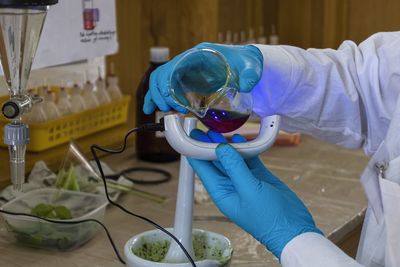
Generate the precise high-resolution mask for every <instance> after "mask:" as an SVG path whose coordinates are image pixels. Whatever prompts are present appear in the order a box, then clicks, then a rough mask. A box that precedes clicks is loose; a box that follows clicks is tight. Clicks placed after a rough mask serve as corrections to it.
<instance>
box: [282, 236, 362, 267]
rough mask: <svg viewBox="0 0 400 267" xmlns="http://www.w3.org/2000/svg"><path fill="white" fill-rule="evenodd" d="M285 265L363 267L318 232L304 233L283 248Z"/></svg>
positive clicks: (286, 266)
mask: <svg viewBox="0 0 400 267" xmlns="http://www.w3.org/2000/svg"><path fill="white" fill-rule="evenodd" d="M281 263H282V266H283V267H321V266H323V267H362V265H360V264H359V263H357V262H356V261H355V260H354V259H352V258H350V257H349V256H347V255H346V254H345V253H344V252H343V251H342V250H340V249H339V248H338V247H337V246H335V244H333V243H332V242H331V241H329V240H328V239H326V238H325V237H324V236H322V235H320V234H316V233H304V234H301V235H299V236H297V237H295V238H294V239H292V240H291V241H290V242H289V243H288V244H287V245H286V246H285V248H284V249H283V251H282V256H281Z"/></svg>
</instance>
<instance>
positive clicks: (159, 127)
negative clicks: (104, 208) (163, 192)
mask: <svg viewBox="0 0 400 267" xmlns="http://www.w3.org/2000/svg"><path fill="white" fill-rule="evenodd" d="M138 131H164V123H163V121H162V120H161V122H160V123H148V124H144V125H141V126H139V127H136V128H133V129H131V130H129V131H128V133H127V134H126V135H125V138H124V143H123V145H122V147H121V148H120V149H107V148H103V147H100V146H98V145H92V146H91V147H90V150H91V152H92V155H93V158H94V160H95V162H96V164H97V168H98V169H99V172H100V176H101V178H102V180H103V183H104V191H105V193H106V197H107V200H108V202H109V203H110V204H111V205H113V206H115V207H117V208H119V209H120V210H122V211H124V212H125V213H128V214H130V215H132V216H134V217H136V218H139V219H141V220H143V221H145V222H147V223H149V224H151V225H152V226H154V227H155V228H157V229H158V230H160V231H162V232H164V233H165V234H167V235H168V236H170V237H171V238H172V239H173V240H174V241H175V242H176V243H177V244H178V245H179V247H180V248H181V249H182V251H183V253H184V254H185V255H186V257H187V258H188V260H189V261H190V263H191V265H192V266H193V267H196V264H195V262H194V260H193V259H192V257H191V256H190V254H189V252H188V251H187V250H186V248H185V247H184V246H183V245H182V243H181V242H180V241H179V240H178V239H177V238H176V237H175V236H174V235H173V234H172V233H170V232H169V231H168V230H166V229H165V228H163V227H162V226H160V225H159V224H157V223H156V222H154V221H152V220H151V219H149V218H146V217H144V216H141V215H139V214H135V213H133V212H131V211H129V210H128V209H126V208H125V207H123V206H121V205H120V204H118V203H116V202H114V201H113V200H111V199H110V197H109V195H108V189H107V182H106V176H105V175H104V172H103V168H102V167H101V163H100V160H99V157H98V156H97V153H96V150H99V151H102V152H105V153H109V154H120V153H122V152H123V151H124V150H125V149H126V144H127V140H128V138H129V136H130V135H131V134H132V133H134V132H138Z"/></svg>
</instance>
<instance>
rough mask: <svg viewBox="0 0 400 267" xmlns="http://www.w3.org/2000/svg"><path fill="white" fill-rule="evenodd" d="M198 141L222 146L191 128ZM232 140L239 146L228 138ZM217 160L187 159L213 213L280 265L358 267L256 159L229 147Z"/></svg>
mask: <svg viewBox="0 0 400 267" xmlns="http://www.w3.org/2000/svg"><path fill="white" fill-rule="evenodd" d="M190 135H191V136H192V137H193V138H195V139H197V140H200V141H203V142H215V143H226V142H227V141H226V139H225V138H224V137H223V136H222V135H221V134H218V133H215V132H212V131H209V132H208V133H207V134H206V133H204V132H202V131H200V130H193V131H192V132H191V134H190ZM232 141H233V142H244V141H245V139H244V138H243V137H242V136H239V135H234V136H233V137H232ZM216 154H217V157H218V161H214V162H210V161H203V160H195V159H190V158H189V159H188V160H189V163H190V164H191V166H192V167H193V169H194V170H195V171H196V173H197V174H198V175H199V177H200V179H201V180H202V182H203V184H204V186H205V188H206V189H207V192H208V193H209V194H210V196H211V198H212V199H213V201H214V203H215V204H216V206H217V207H218V208H219V210H220V211H221V212H222V213H223V214H225V215H226V216H227V217H228V218H229V219H230V220H231V221H232V222H234V223H236V224H237V225H238V226H240V227H241V228H243V229H244V230H245V231H247V232H248V233H250V234H251V235H252V236H253V237H254V238H256V239H257V240H258V241H259V242H260V243H262V244H263V245H264V246H265V247H266V248H267V249H268V250H270V251H271V252H272V253H273V254H274V255H275V256H276V257H278V258H279V259H280V260H281V263H282V265H283V266H284V267H321V266H323V267H360V266H361V265H359V264H358V263H357V262H356V261H355V260H354V259H352V258H350V257H349V256H347V255H346V254H345V253H344V252H342V251H341V250H340V249H339V248H338V247H336V246H335V245H334V244H333V243H331V242H330V241H329V240H327V239H326V238H325V237H324V236H323V234H322V232H321V231H320V230H319V229H318V228H317V226H316V225H315V223H314V220H313V218H312V216H311V214H310V213H309V211H308V209H307V207H306V206H305V205H304V203H303V202H302V201H301V199H300V198H299V197H298V196H297V195H296V194H295V193H294V192H293V191H292V190H291V189H290V188H289V187H288V186H287V185H285V184H284V183H283V182H282V181H281V180H280V179H279V178H278V177H276V176H275V175H273V174H272V173H271V172H270V171H269V170H268V169H267V168H266V167H265V166H264V164H263V163H262V162H261V161H260V159H259V158H258V157H255V158H251V159H246V160H244V159H243V158H242V157H241V156H240V154H239V153H238V152H237V151H236V150H235V149H234V148H233V147H231V146H229V145H219V146H218V147H217V149H216Z"/></svg>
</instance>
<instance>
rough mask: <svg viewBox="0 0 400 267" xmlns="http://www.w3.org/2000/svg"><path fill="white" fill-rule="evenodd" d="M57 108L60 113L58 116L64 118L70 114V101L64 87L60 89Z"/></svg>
mask: <svg viewBox="0 0 400 267" xmlns="http://www.w3.org/2000/svg"><path fill="white" fill-rule="evenodd" d="M57 107H58V110H59V111H60V116H66V115H69V114H71V113H72V107H71V101H70V99H69V95H68V92H67V89H66V88H65V86H62V87H61V88H60V93H59V95H58V103H57Z"/></svg>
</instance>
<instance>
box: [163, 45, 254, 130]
mask: <svg viewBox="0 0 400 267" xmlns="http://www.w3.org/2000/svg"><path fill="white" fill-rule="evenodd" d="M170 84H171V87H170V90H171V92H170V93H171V96H172V98H173V99H174V101H175V102H176V103H177V104H178V105H180V106H182V107H184V108H186V109H187V110H189V111H190V112H192V113H193V114H194V115H195V116H196V117H197V118H198V119H199V120H200V121H201V122H202V123H203V124H204V125H205V126H207V127H208V128H209V129H211V130H213V131H216V132H220V133H226V132H231V131H234V130H236V129H238V128H240V127H241V126H242V125H243V124H244V123H245V122H246V121H247V119H248V118H249V116H250V114H251V111H252V108H253V99H252V96H251V94H250V93H241V92H239V89H240V88H239V76H238V75H237V73H236V72H235V71H234V70H233V69H232V68H231V67H230V66H229V63H228V61H227V60H226V58H225V57H224V56H223V55H222V54H221V53H219V52H218V51H215V50H212V49H198V48H194V49H191V50H189V51H188V52H187V53H186V54H185V55H183V56H182V58H181V59H179V60H178V62H177V63H176V65H175V66H174V69H173V70H172V72H171V77H170Z"/></svg>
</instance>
